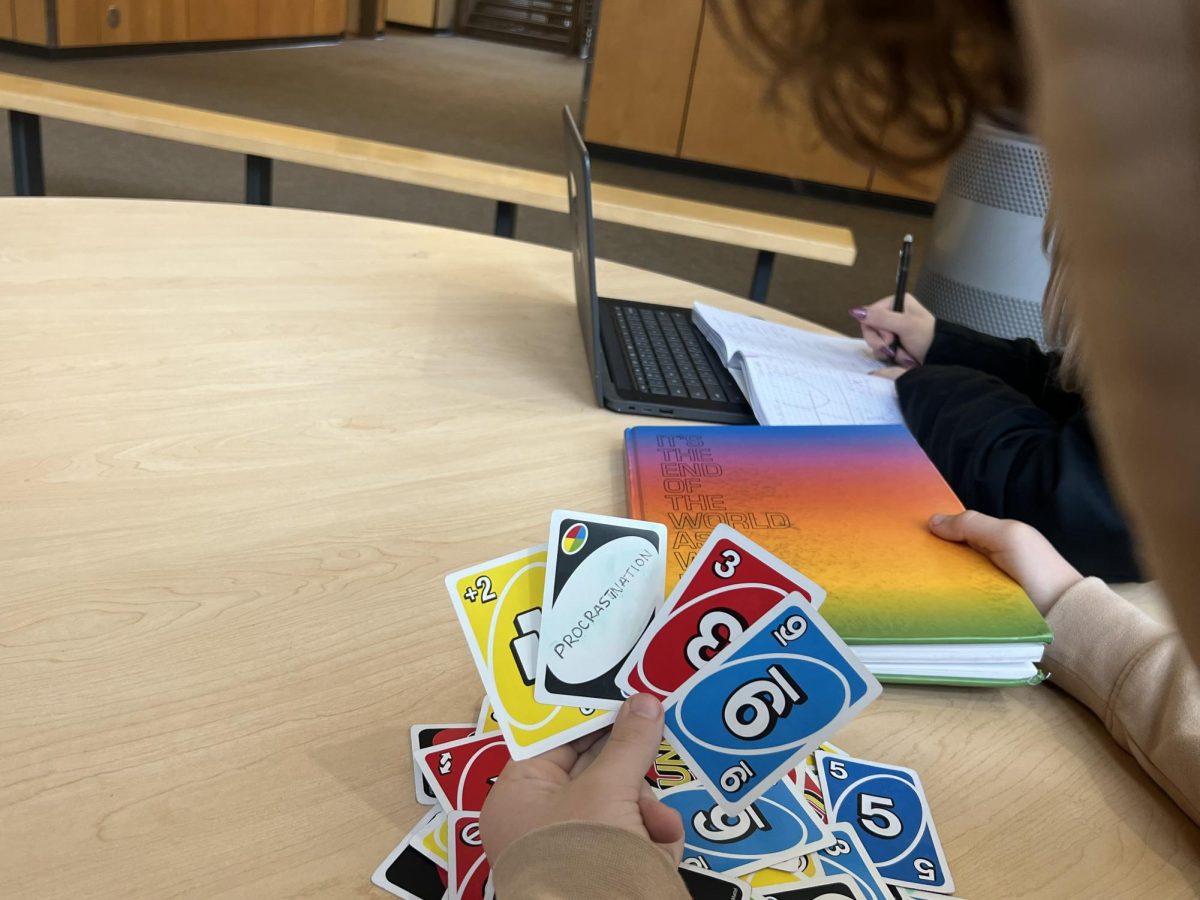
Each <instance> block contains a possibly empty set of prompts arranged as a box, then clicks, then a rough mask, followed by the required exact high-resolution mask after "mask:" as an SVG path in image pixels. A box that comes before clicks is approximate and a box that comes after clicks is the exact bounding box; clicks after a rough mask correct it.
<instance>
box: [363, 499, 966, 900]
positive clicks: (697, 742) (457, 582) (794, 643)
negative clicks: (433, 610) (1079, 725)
mask: <svg viewBox="0 0 1200 900" xmlns="http://www.w3.org/2000/svg"><path fill="white" fill-rule="evenodd" d="M666 553H667V533H666V529H665V528H664V527H663V526H662V525H659V524H656V523H653V522H641V521H636V520H631V519H620V518H614V517H611V516H600V515H591V514H586V513H576V512H570V511H564V510H558V511H556V512H554V513H553V515H552V516H551V520H550V529H549V535H548V541H547V544H546V545H543V546H537V547H531V548H529V549H526V550H521V551H518V552H515V553H511V554H509V555H507V556H502V557H500V558H499V559H494V560H491V561H489V562H485V563H480V564H478V565H475V566H470V567H467V568H464V569H461V570H459V571H457V572H454V573H452V574H451V575H448V576H447V577H446V581H445V583H446V590H447V593H448V594H449V598H450V602H451V605H452V606H453V608H454V611H455V614H456V616H457V618H458V621H459V624H460V625H461V627H462V630H463V633H464V635H465V637H466V640H467V644H468V647H469V648H470V652H471V657H472V659H473V660H474V663H475V668H476V670H477V673H478V675H479V678H480V680H481V681H482V683H483V687H484V690H485V692H486V697H485V699H484V702H483V705H482V708H481V709H480V710H479V712H478V715H477V717H476V718H475V720H474V721H472V722H464V723H461V724H459V723H449V724H429V725H414V726H413V727H412V754H413V763H414V764H413V772H414V781H415V784H414V788H415V791H416V796H417V799H418V801H419V802H421V803H424V804H427V805H431V806H433V807H434V809H432V810H431V811H430V812H429V813H428V814H427V815H426V816H425V817H424V818H423V819H422V820H421V821H420V822H418V823H417V825H416V826H415V827H414V828H413V830H412V831H411V832H410V833H409V835H408V836H407V837H406V838H405V839H404V841H402V842H401V843H400V845H399V846H398V847H396V849H395V850H394V851H393V852H392V853H391V854H390V855H389V856H388V858H387V859H386V860H385V861H384V862H383V863H382V864H380V866H379V867H378V869H377V870H376V872H375V876H374V878H373V881H374V882H375V884H377V885H378V886H380V887H382V888H384V889H385V890H387V891H389V892H390V893H392V894H394V895H396V896H398V897H402V898H407V900H442V898H448V900H468V898H469V900H484V898H489V897H492V896H493V891H492V886H491V879H490V868H489V865H488V861H487V858H486V856H485V854H484V851H483V843H482V838H481V835H480V832H479V814H480V811H481V810H482V809H483V803H484V801H485V800H486V798H487V795H488V793H489V792H490V790H491V788H492V785H493V784H495V782H496V779H497V778H498V777H499V776H500V773H501V772H502V771H503V769H504V767H505V766H506V765H507V764H508V763H509V762H510V761H511V760H524V759H528V758H530V757H533V756H536V755H538V754H541V753H545V752H546V751H548V750H552V749H554V748H555V747H560V746H562V745H564V744H567V743H570V742H571V741H573V740H575V739H577V738H579V737H582V736H584V735H588V734H592V733H593V732H596V731H599V730H601V729H603V728H606V727H607V726H609V725H610V724H611V723H612V721H613V719H614V718H615V716H616V710H617V709H618V708H619V707H620V706H621V704H622V702H623V701H624V699H625V698H626V697H628V696H630V695H631V694H634V693H648V694H653V695H655V696H656V697H658V698H659V699H660V700H661V701H662V703H663V706H664V709H665V733H664V740H663V743H662V746H661V748H660V751H659V754H658V756H657V758H656V759H655V762H654V764H653V765H652V766H651V768H650V770H649V771H648V772H647V773H646V781H647V782H648V783H649V784H650V786H651V787H652V788H653V789H654V791H655V792H656V794H657V795H658V796H659V798H660V800H661V801H662V802H663V803H665V804H666V805H668V806H670V807H672V808H674V809H675V810H677V811H678V812H679V814H680V817H681V819H682V821H683V824H684V832H685V837H684V843H685V850H684V858H683V867H682V868H681V874H682V876H683V878H684V881H685V884H686V885H687V887H688V890H689V892H690V893H691V895H692V896H693V897H696V898H702V900H709V898H712V900H718V898H719V900H739V898H740V900H750V898H752V897H754V898H758V897H777V898H780V900H784V898H787V900H792V898H813V900H817V898H834V897H850V898H861V900H892V898H893V897H906V896H909V895H910V892H911V895H912V896H918V892H921V893H920V894H919V895H920V896H925V892H935V893H934V894H932V896H940V897H946V896H947V894H948V893H949V892H951V891H953V889H954V883H953V880H952V878H951V876H950V872H949V869H948V866H947V863H946V859H945V855H944V853H943V851H942V847H941V843H940V841H939V840H938V836H937V831H936V829H935V828H934V825H933V820H932V817H931V816H930V813H929V805H928V802H927V801H926V799H925V794H924V791H923V789H922V787H921V782H920V779H919V778H918V777H917V775H916V773H915V772H912V771H911V770H909V769H904V768H901V767H897V766H892V765H887V764H883V763H875V762H870V761H868V760H862V759H856V758H853V757H851V756H849V755H847V754H846V753H845V752H844V751H842V750H840V749H839V748H837V747H836V746H834V745H832V744H830V743H828V741H829V739H830V738H831V737H832V736H833V735H834V734H835V733H836V732H837V731H838V730H839V729H840V728H841V727H842V726H843V725H844V724H845V723H846V722H848V721H849V720H850V719H852V718H853V717H854V716H856V715H857V714H858V713H859V712H860V711H861V710H862V709H864V708H865V707H866V706H867V705H869V704H870V703H871V702H872V701H873V700H874V699H875V698H876V697H878V696H879V694H880V692H881V688H880V685H879V683H878V682H877V681H876V680H875V678H874V677H873V676H872V675H871V674H870V673H869V672H868V671H867V670H866V668H865V667H864V666H863V665H862V663H861V662H860V661H859V659H858V657H857V656H856V655H855V654H854V652H853V651H852V650H851V649H850V648H849V647H848V646H847V645H846V644H845V642H843V641H842V639H841V638H840V637H839V636H838V635H837V633H836V632H835V631H834V630H833V629H832V628H831V627H830V626H829V624H828V623H827V622H826V621H825V620H824V619H823V618H822V617H821V615H820V613H819V608H820V605H821V603H822V601H823V600H824V599H825V591H824V590H823V589H822V588H821V587H820V586H818V585H817V584H815V583H813V582H812V581H811V580H810V579H808V578H806V577H805V576H804V575H802V574H801V573H799V572H797V571H795V570H794V569H793V568H792V567H791V566H789V565H788V564H787V563H785V562H783V561H782V560H780V559H777V558H776V557H774V556H772V555H771V554H770V553H768V552H767V551H766V550H764V549H763V548H762V547H759V546H758V545H757V544H755V543H754V542H753V541H750V540H749V539H747V538H746V537H744V536H743V535H741V534H739V533H738V532H737V531H735V530H733V529H732V528H729V527H728V526H725V525H719V526H718V527H717V528H716V530H714V531H713V533H712V535H711V536H710V537H709V539H708V541H707V542H706V543H705V545H704V546H703V547H702V548H701V549H700V551H699V552H698V553H697V554H696V556H695V559H694V560H693V562H692V564H691V565H690V566H689V567H688V569H687V571H686V572H685V573H684V575H683V577H682V578H681V579H680V581H679V583H678V584H677V585H675V587H674V589H673V590H672V591H671V592H670V594H669V596H665V593H666V592H665V577H666Z"/></svg>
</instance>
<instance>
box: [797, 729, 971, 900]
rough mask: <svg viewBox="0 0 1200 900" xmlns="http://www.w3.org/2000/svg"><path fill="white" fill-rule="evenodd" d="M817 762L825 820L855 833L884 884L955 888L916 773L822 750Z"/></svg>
mask: <svg viewBox="0 0 1200 900" xmlns="http://www.w3.org/2000/svg"><path fill="white" fill-rule="evenodd" d="M816 763H817V773H818V775H819V777H820V779H821V790H822V792H823V793H824V796H825V809H826V810H827V811H828V814H829V821H830V822H831V823H833V822H844V823H845V824H847V825H849V826H850V827H851V828H853V829H854V831H855V833H856V834H857V835H858V836H859V838H860V839H861V840H862V845H863V849H864V850H865V851H866V853H867V856H869V857H870V858H871V862H873V863H875V866H876V868H878V869H879V874H880V875H881V876H882V877H883V879H884V881H887V882H889V883H890V884H896V885H900V886H902V887H915V888H932V889H934V890H936V891H946V892H949V891H953V890H954V880H953V879H952V878H951V877H950V871H949V869H947V867H946V856H945V854H944V853H943V851H942V844H941V841H939V840H938V836H937V831H936V830H935V829H934V827H933V817H932V816H930V814H929V801H928V800H926V799H925V791H924V790H923V789H922V788H921V779H920V778H918V777H917V773H916V772H914V771H913V770H912V769H905V768H902V767H900V766H889V765H884V764H883V763H877V762H868V761H867V760H865V759H854V758H853V757H848V756H830V755H829V754H828V753H823V752H818V753H817V754H816Z"/></svg>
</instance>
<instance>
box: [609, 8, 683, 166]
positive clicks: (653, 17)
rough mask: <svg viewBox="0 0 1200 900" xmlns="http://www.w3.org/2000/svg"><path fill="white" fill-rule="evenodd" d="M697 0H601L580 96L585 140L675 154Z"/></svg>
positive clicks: (677, 147) (681, 119)
mask: <svg viewBox="0 0 1200 900" xmlns="http://www.w3.org/2000/svg"><path fill="white" fill-rule="evenodd" d="M703 11H704V4H703V0H654V2H653V3H646V2H643V0H604V2H603V3H602V4H601V5H600V23H599V28H598V30H597V35H596V57H595V64H594V66H593V68H592V86H591V93H590V94H589V99H588V109H587V124H586V133H587V139H588V140H589V141H595V142H597V143H601V144H612V145H613V146H616V147H626V148H629V149H631V150H642V151H645V152H648V153H661V154H665V155H669V156H675V155H676V154H677V153H678V151H679V140H680V136H681V135H682V133H683V120H684V111H685V109H686V107H687V98H688V86H689V84H690V82H691V73H692V63H693V60H694V58H695V54H696V32H697V30H698V29H699V27H700V20H701V16H702V15H703Z"/></svg>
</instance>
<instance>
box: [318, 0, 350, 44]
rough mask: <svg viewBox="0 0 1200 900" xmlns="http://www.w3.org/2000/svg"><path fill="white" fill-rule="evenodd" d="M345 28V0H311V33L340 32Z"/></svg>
mask: <svg viewBox="0 0 1200 900" xmlns="http://www.w3.org/2000/svg"><path fill="white" fill-rule="evenodd" d="M345 30H346V0H313V33H314V34H318V35H327V34H342V33H343V32H344V31H345Z"/></svg>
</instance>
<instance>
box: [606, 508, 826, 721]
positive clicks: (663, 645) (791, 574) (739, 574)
mask: <svg viewBox="0 0 1200 900" xmlns="http://www.w3.org/2000/svg"><path fill="white" fill-rule="evenodd" d="M793 592H799V593H800V594H801V595H803V596H804V598H805V599H806V600H808V602H809V603H811V604H812V605H813V607H814V608H816V607H818V606H820V605H821V602H822V601H823V600H824V599H825V591H824V589H823V588H821V587H820V586H819V585H817V584H816V583H814V582H813V581H812V580H810V579H809V578H806V577H805V576H804V575H801V574H800V573H799V572H797V571H796V570H795V569H793V568H792V567H791V566H789V565H788V564H787V563H785V562H783V560H781V559H778V558H776V557H775V556H773V555H772V554H771V553H769V552H768V551H766V550H764V549H763V548H762V547H760V546H758V544H756V543H754V542H753V541H752V540H750V539H749V538H747V537H744V536H743V535H741V534H739V533H738V532H737V531H735V530H734V529H732V528H730V527H729V526H728V525H718V526H717V527H716V529H715V530H714V531H713V533H712V534H711V535H710V536H709V538H708V540H707V541H705V543H704V546H703V547H701V548H700V552H699V553H697V554H696V557H695V559H693V560H692V564H691V565H690V566H688V568H687V571H686V572H684V573H683V577H682V578H681V579H680V580H679V584H678V585H677V586H676V587H675V590H673V591H672V592H671V596H669V597H668V598H667V601H666V603H664V604H663V606H662V609H661V610H660V611H659V613H658V614H657V615H656V616H655V618H654V620H653V621H652V622H651V623H650V627H649V628H647V629H646V633H645V634H644V635H642V639H641V640H640V641H639V642H638V643H637V645H636V646H635V647H634V648H633V652H632V653H630V654H629V658H628V659H627V660H626V662H625V665H624V666H623V667H622V668H621V671H620V672H619V673H618V674H617V685H618V686H619V687H620V688H621V689H622V690H623V691H626V692H627V693H629V694H638V693H641V694H654V695H655V696H657V697H658V698H659V699H660V700H662V699H665V698H666V697H667V695H669V694H670V693H671V692H672V691H674V690H675V689H676V688H677V687H679V686H680V685H681V684H683V683H684V682H685V681H687V680H688V679H689V678H690V677H692V675H694V674H695V673H696V671H697V670H698V669H699V668H700V667H701V666H703V665H704V664H705V663H707V662H708V661H709V660H711V659H712V658H713V657H714V656H716V655H717V654H718V653H720V652H721V651H722V650H723V649H725V647H727V646H728V645H729V644H731V643H732V642H733V641H735V640H736V639H737V638H738V637H739V636H740V635H741V634H742V632H743V631H745V630H746V629H747V628H749V627H750V626H751V625H752V624H754V622H756V621H757V620H758V619H759V618H760V617H761V616H762V615H763V614H764V613H766V612H767V611H768V610H770V609H771V608H772V607H774V606H775V605H776V604H777V603H779V601H780V600H782V599H783V598H784V597H786V596H787V595H788V594H791V593H793Z"/></svg>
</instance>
